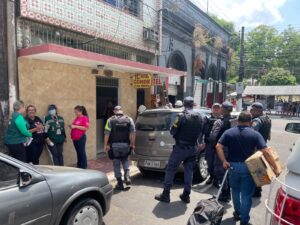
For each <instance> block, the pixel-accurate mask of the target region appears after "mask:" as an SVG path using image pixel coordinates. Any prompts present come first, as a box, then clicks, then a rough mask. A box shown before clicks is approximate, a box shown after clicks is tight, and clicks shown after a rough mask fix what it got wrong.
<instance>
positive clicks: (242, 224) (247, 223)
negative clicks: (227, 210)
mask: <svg viewBox="0 0 300 225" xmlns="http://www.w3.org/2000/svg"><path fill="white" fill-rule="evenodd" d="M240 225H252V224H251V223H249V222H243V221H241V222H240Z"/></svg>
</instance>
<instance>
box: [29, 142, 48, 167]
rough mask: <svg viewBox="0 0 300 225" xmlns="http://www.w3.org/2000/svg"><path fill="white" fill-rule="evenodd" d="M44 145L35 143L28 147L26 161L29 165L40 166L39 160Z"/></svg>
mask: <svg viewBox="0 0 300 225" xmlns="http://www.w3.org/2000/svg"><path fill="white" fill-rule="evenodd" d="M43 149H44V143H39V142H35V141H34V140H33V141H32V143H31V144H30V145H29V146H28V147H26V159H27V162H28V163H33V164H34V165H39V158H40V156H41V154H42V152H43Z"/></svg>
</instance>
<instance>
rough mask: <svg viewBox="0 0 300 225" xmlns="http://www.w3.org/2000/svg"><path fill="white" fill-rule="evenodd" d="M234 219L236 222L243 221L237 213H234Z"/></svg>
mask: <svg viewBox="0 0 300 225" xmlns="http://www.w3.org/2000/svg"><path fill="white" fill-rule="evenodd" d="M233 218H234V219H235V220H236V221H239V220H241V218H240V215H239V214H238V213H237V212H236V211H234V212H233Z"/></svg>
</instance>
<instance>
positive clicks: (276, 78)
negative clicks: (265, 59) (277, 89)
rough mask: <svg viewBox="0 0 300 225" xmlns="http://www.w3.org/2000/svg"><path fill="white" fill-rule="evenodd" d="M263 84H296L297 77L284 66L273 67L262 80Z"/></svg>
mask: <svg viewBox="0 0 300 225" xmlns="http://www.w3.org/2000/svg"><path fill="white" fill-rule="evenodd" d="M260 83H261V85H267V86H271V85H296V84H297V82H296V77H295V76H294V75H292V74H291V73H290V71H288V70H285V69H283V68H278V67H275V68H272V69H271V70H270V71H269V72H268V73H267V74H266V75H263V76H262V77H261V80H260Z"/></svg>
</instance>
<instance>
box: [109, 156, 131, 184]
mask: <svg viewBox="0 0 300 225" xmlns="http://www.w3.org/2000/svg"><path fill="white" fill-rule="evenodd" d="M121 164H122V166H123V170H124V173H125V172H126V171H129V160H128V156H127V157H124V158H118V159H114V160H113V166H114V173H115V178H116V179H119V178H121V177H122V173H121Z"/></svg>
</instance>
